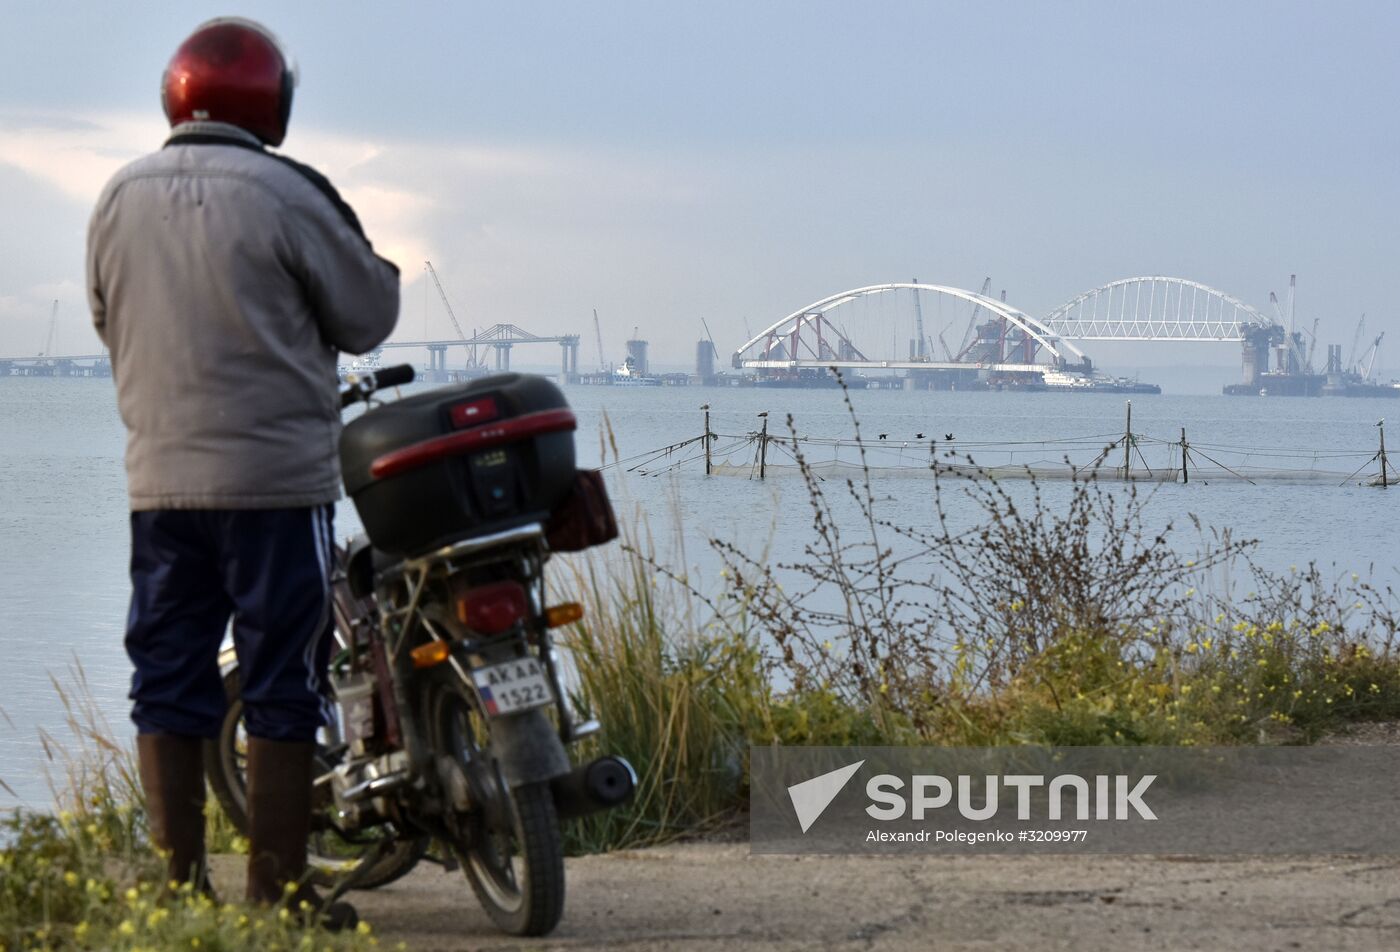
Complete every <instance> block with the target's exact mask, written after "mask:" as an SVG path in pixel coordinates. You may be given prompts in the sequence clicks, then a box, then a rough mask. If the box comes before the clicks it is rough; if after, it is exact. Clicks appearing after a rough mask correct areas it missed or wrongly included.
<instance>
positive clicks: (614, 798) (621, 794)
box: [550, 756, 637, 820]
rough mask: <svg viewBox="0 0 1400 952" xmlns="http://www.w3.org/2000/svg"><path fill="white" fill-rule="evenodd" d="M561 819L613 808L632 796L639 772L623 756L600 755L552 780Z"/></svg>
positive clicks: (557, 811)
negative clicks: (590, 761)
mask: <svg viewBox="0 0 1400 952" xmlns="http://www.w3.org/2000/svg"><path fill="white" fill-rule="evenodd" d="M550 789H551V790H552V792H553V793H554V810H555V812H556V813H557V814H558V815H559V819H561V820H567V819H572V818H574V817H581V816H587V815H588V814H590V813H597V812H599V811H600V810H609V809H611V808H613V807H615V806H620V805H621V804H623V803H626V802H627V801H628V800H630V799H632V794H633V792H634V791H635V790H636V789H637V772H636V771H635V770H633V769H632V765H631V764H629V763H628V762H627V761H626V760H625V759H623V758H622V757H613V756H608V757H599V758H598V759H597V760H595V761H593V762H592V763H589V764H583V765H582V766H579V767H575V768H574V769H573V770H571V771H569V772H568V773H566V774H564V776H562V777H557V778H555V779H554V780H552V781H550Z"/></svg>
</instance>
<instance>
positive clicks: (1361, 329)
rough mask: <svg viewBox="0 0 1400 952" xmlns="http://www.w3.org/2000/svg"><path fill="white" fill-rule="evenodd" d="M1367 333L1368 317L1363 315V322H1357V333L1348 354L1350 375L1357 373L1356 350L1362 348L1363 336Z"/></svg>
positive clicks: (1353, 337)
mask: <svg viewBox="0 0 1400 952" xmlns="http://www.w3.org/2000/svg"><path fill="white" fill-rule="evenodd" d="M1364 333H1366V315H1365V314H1362V315H1361V320H1359V321H1357V322H1356V333H1355V334H1352V335H1351V350H1350V351H1349V352H1348V353H1347V363H1346V368H1345V369H1346V370H1347V371H1348V372H1349V373H1354V372H1355V371H1356V349H1357V348H1358V347H1360V346H1361V335H1362V334H1364Z"/></svg>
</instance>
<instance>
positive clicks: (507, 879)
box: [428, 679, 564, 936]
mask: <svg viewBox="0 0 1400 952" xmlns="http://www.w3.org/2000/svg"><path fill="white" fill-rule="evenodd" d="M536 713H537V712H536ZM428 714H429V719H428V725H429V728H428V729H429V731H430V735H431V743H432V747H433V750H434V751H435V752H436V753H437V754H439V755H447V756H449V757H451V758H452V760H453V761H454V763H455V765H456V767H457V769H459V770H461V771H462V774H463V776H464V777H465V778H466V779H467V783H468V787H469V789H470V790H471V793H472V800H473V803H474V804H475V805H476V809H474V810H472V811H471V812H468V813H462V814H456V815H454V817H453V819H452V821H451V822H450V824H449V826H451V827H453V828H454V831H455V833H456V836H455V837H454V841H453V842H451V843H450V844H448V845H449V846H450V848H451V849H452V851H453V853H455V854H456V856H457V859H458V862H460V863H461V865H462V869H463V871H464V872H465V873H466V876H467V881H468V882H469V883H470V884H471V887H472V892H474V893H475V894H476V898H477V900H478V901H479V902H480V903H481V905H482V908H483V909H485V910H486V914H487V915H488V916H490V917H491V921H492V922H494V923H495V924H496V925H497V926H498V927H499V928H500V929H502V930H503V931H505V932H508V933H510V934H512V935H519V936H542V935H546V934H547V933H549V932H550V931H552V930H553V929H554V927H555V926H556V925H558V924H559V919H560V917H561V916H562V915H563V912H564V845H563V839H562V837H561V835H560V832H559V818H558V816H557V814H556V813H555V809H554V796H553V793H552V792H551V791H550V787H549V784H548V783H530V784H523V785H521V786H517V787H516V788H515V789H514V790H511V789H510V788H509V785H508V784H507V783H506V781H505V778H504V777H503V776H502V775H501V772H500V769H499V767H498V766H497V765H496V763H495V760H494V759H493V758H492V757H491V755H490V750H489V745H488V742H487V738H488V736H489V731H490V721H489V719H487V718H486V717H485V716H484V715H483V714H482V713H481V712H480V710H479V709H478V708H477V706H476V701H475V698H474V697H473V696H470V695H469V694H468V692H467V691H466V689H465V688H464V687H463V686H462V685H461V683H460V682H458V681H456V680H455V679H454V680H451V681H449V680H447V679H443V680H439V681H436V682H435V683H434V686H433V688H432V689H431V691H430V694H429V704H428ZM538 716H542V715H538Z"/></svg>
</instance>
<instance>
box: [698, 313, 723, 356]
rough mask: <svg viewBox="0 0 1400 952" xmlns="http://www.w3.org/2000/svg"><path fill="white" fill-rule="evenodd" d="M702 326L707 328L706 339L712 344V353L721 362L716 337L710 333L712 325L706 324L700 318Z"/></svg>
mask: <svg viewBox="0 0 1400 952" xmlns="http://www.w3.org/2000/svg"><path fill="white" fill-rule="evenodd" d="M700 326H701V327H703V328H705V339H706V340H708V341H709V342H710V353H712V354H713V355H714V357H715V360H719V348H718V347H716V346H715V335H714V334H711V333H710V325H709V324H706V323H705V319H704V318H703V317H702V318H700Z"/></svg>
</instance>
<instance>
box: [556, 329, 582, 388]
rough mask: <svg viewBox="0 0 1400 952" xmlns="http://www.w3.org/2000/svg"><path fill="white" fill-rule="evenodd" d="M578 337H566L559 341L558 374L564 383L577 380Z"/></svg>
mask: <svg viewBox="0 0 1400 952" xmlns="http://www.w3.org/2000/svg"><path fill="white" fill-rule="evenodd" d="M578 340H579V339H578V338H577V337H566V338H564V339H563V340H561V341H560V342H559V351H560V368H559V376H560V379H561V380H563V381H564V383H577V382H578Z"/></svg>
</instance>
